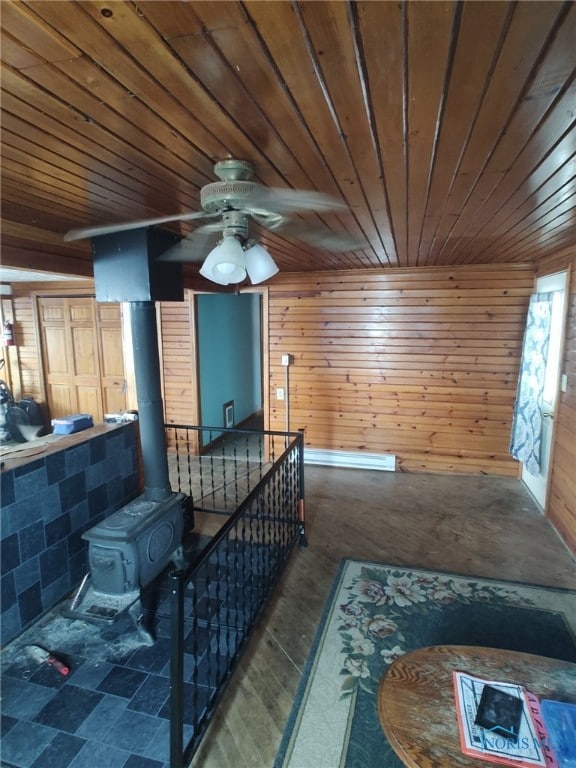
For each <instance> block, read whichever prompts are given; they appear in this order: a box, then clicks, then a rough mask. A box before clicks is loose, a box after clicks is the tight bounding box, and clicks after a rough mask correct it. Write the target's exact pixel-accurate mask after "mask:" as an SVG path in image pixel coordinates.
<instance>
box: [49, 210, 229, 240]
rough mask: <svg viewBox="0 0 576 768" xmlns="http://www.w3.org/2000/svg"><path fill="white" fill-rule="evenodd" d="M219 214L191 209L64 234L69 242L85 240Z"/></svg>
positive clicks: (72, 230) (74, 230)
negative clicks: (186, 211)
mask: <svg viewBox="0 0 576 768" xmlns="http://www.w3.org/2000/svg"><path fill="white" fill-rule="evenodd" d="M217 215H218V214H217V213H206V211H191V212H189V213H177V214H173V215H172V216H159V217H158V218H156V219H139V220H138V221H126V222H124V223H119V224H102V225H100V226H96V227H86V228H84V229H71V230H70V231H69V232H66V234H65V235H64V242H66V243H69V242H70V241H72V240H85V239H86V238H88V237H98V236H99V235H109V234H112V233H113V232H126V231H128V230H130V229H141V228H143V227H151V226H153V225H155V224H167V223H168V222H170V221H192V220H193V219H202V218H207V217H213V216H217Z"/></svg>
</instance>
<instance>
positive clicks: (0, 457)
mask: <svg viewBox="0 0 576 768" xmlns="http://www.w3.org/2000/svg"><path fill="white" fill-rule="evenodd" d="M122 426H124V423H115V424H97V425H96V426H94V427H89V428H88V429H83V430H82V431H81V432H75V433H74V434H72V435H54V434H50V435H43V436H42V437H37V438H35V439H34V440H30V441H29V442H27V443H7V444H5V445H3V446H1V447H0V461H1V462H2V467H1V469H2V471H3V472H6V471H8V470H11V469H18V467H22V466H24V465H25V464H28V462H30V461H35V460H36V459H38V458H40V457H43V456H47V455H49V454H51V453H56V452H57V451H64V450H65V449H66V448H70V447H72V446H73V445H79V444H80V443H83V442H85V441H86V440H91V439H92V438H93V437H97V436H98V435H103V434H106V433H108V432H112V431H114V430H116V429H118V428H119V427H122Z"/></svg>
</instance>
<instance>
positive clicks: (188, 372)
mask: <svg viewBox="0 0 576 768" xmlns="http://www.w3.org/2000/svg"><path fill="white" fill-rule="evenodd" d="M184 297H185V300H184V301H179V302H159V304H158V306H159V312H160V317H161V326H160V327H161V333H162V341H161V344H162V365H161V367H162V379H163V383H164V391H163V397H164V410H165V419H166V423H167V424H183V425H196V424H198V400H197V398H198V394H197V393H198V384H197V374H196V340H195V322H194V312H195V309H194V294H193V292H192V291H190V290H185V292H184ZM169 437H170V438H171V437H172V436H171V435H169ZM180 437H182V436H180ZM189 437H191V438H192V440H191V448H192V450H193V452H198V442H197V436H196V435H195V434H194V435H189ZM168 447H169V448H170V449H172V448H174V442H173V441H172V440H170V443H169V446H168Z"/></svg>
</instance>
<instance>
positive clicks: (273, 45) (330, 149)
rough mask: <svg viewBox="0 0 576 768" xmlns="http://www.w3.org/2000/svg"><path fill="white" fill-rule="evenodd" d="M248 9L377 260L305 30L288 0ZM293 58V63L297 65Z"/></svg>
mask: <svg viewBox="0 0 576 768" xmlns="http://www.w3.org/2000/svg"><path fill="white" fill-rule="evenodd" d="M245 7H246V9H247V12H248V14H249V16H250V18H251V20H252V22H253V24H254V25H255V26H256V27H257V29H258V30H259V32H260V34H261V35H262V36H263V37H264V38H265V40H266V42H267V45H268V49H269V51H270V54H271V55H272V57H273V58H274V61H275V64H276V66H277V68H278V70H279V73H280V76H281V77H282V80H283V81H284V82H285V83H286V85H287V87H288V89H289V91H290V92H291V93H292V94H296V103H295V107H296V109H297V110H298V112H299V113H300V114H301V115H302V117H303V119H304V120H305V121H306V122H307V123H308V124H309V125H310V126H311V128H312V132H313V134H314V137H315V141H316V143H317V145H318V147H319V148H321V151H322V153H323V156H324V159H325V162H326V164H327V165H328V167H329V168H331V170H332V174H333V175H334V178H335V179H336V181H337V184H338V187H339V189H340V191H341V194H342V195H343V196H344V198H345V199H346V200H347V201H348V203H349V205H350V206H351V208H352V209H353V210H355V215H356V216H357V220H358V222H359V224H360V226H361V228H362V230H363V232H364V233H365V235H366V238H367V240H368V242H369V244H370V246H371V251H368V250H367V254H368V256H369V258H370V260H371V262H372V263H374V264H379V263H381V258H382V255H383V247H382V241H381V239H380V234H379V231H378V228H377V227H376V226H375V224H374V220H373V218H372V217H371V216H370V215H369V214H368V212H366V209H365V199H364V194H363V192H362V186H361V181H360V179H359V177H358V172H357V170H356V168H355V166H354V164H353V162H352V160H351V158H350V155H349V153H348V152H347V151H346V147H345V144H344V141H345V135H344V132H343V130H342V128H341V127H340V126H339V125H338V123H337V120H336V119H335V114H334V111H333V108H332V104H331V102H330V99H329V98H328V97H329V93H328V92H327V91H326V89H325V83H324V82H323V80H322V77H321V70H319V69H317V68H315V66H314V60H313V59H311V50H310V48H309V47H308V46H307V41H306V37H305V31H304V30H303V29H302V27H301V25H300V24H299V19H298V13H297V11H296V12H295V10H294V7H292V6H291V5H290V4H288V3H275V4H273V5H270V4H268V3H259V2H249V3H247V4H246V6H245ZM296 62H298V65H296Z"/></svg>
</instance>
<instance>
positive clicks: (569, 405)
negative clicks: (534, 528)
mask: <svg viewBox="0 0 576 768" xmlns="http://www.w3.org/2000/svg"><path fill="white" fill-rule="evenodd" d="M564 269H569V270H570V271H569V280H570V282H569V290H568V295H567V300H568V307H567V317H566V329H565V334H564V339H565V342H564V356H563V360H562V365H561V371H560V372H561V373H562V374H565V375H566V377H567V389H566V391H565V392H562V391H560V392H559V395H558V403H557V407H556V413H555V417H554V436H553V439H554V444H553V448H552V456H551V473H550V478H549V485H548V496H547V503H546V515H547V516H548V518H549V519H550V520H551V522H552V523H553V525H554V526H555V527H556V529H557V530H558V532H559V533H560V535H561V536H562V538H563V540H564V541H565V542H566V544H567V545H568V547H569V548H570V549H571V551H572V552H573V553H575V554H576V473H575V472H574V468H575V467H576V257H575V256H574V249H573V248H572V249H571V253H569V254H568V255H560V256H559V257H558V258H551V259H547V260H546V261H545V262H543V263H542V265H541V267H540V270H539V273H538V274H539V276H541V275H545V274H553V273H554V272H558V271H560V270H564Z"/></svg>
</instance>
